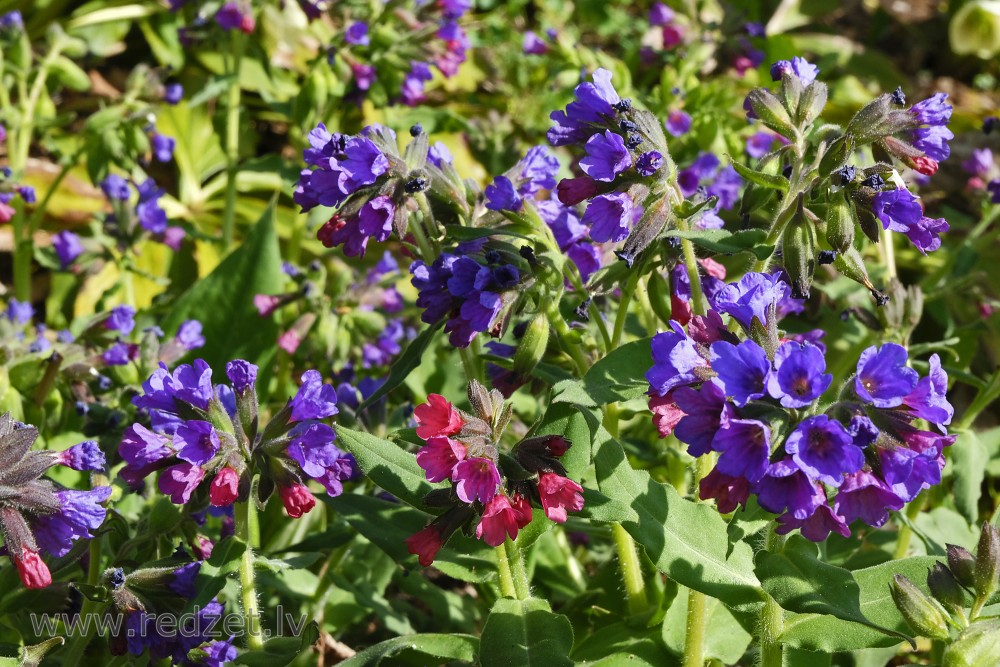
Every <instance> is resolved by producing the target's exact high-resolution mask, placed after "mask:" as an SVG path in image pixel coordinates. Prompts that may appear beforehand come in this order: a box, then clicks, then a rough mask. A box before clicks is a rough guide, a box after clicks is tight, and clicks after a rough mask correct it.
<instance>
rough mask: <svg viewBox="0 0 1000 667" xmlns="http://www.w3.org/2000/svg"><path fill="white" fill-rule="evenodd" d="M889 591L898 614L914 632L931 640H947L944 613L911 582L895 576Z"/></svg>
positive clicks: (899, 575)
mask: <svg viewBox="0 0 1000 667" xmlns="http://www.w3.org/2000/svg"><path fill="white" fill-rule="evenodd" d="M889 591H890V592H891V593H892V599H893V602H895V603H896V607H897V608H898V609H899V613H901V614H902V615H903V618H905V619H906V622H907V623H908V624H909V625H910V627H911V628H913V631H914V632H916V633H918V634H921V635H923V636H925V637H930V638H931V639H948V621H947V620H946V619H945V615H944V612H942V611H941V609H940V608H939V607H938V605H937V604H936V603H935V602H934V600H932V599H931V598H929V597H927V596H926V595H924V593H923V591H921V590H920V589H919V588H917V587H916V586H915V585H914V584H913V582H912V581H910V580H909V579H907V578H906V577H904V576H903V575H901V574H895V575H893V577H892V583H891V584H889Z"/></svg>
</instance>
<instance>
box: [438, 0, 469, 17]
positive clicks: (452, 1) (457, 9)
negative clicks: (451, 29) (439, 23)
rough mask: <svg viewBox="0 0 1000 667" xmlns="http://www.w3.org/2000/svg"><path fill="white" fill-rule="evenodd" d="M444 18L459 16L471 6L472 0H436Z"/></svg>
mask: <svg viewBox="0 0 1000 667" xmlns="http://www.w3.org/2000/svg"><path fill="white" fill-rule="evenodd" d="M438 4H439V5H440V6H441V11H442V12H443V13H444V17H445V18H446V19H458V18H461V17H462V15H463V14H465V12H467V11H469V10H470V9H471V8H472V0H438Z"/></svg>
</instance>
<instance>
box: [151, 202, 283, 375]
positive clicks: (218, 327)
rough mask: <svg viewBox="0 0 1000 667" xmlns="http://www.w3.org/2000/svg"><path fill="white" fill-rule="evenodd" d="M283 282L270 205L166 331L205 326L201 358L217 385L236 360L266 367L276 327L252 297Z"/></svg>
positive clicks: (195, 288)
mask: <svg viewBox="0 0 1000 667" xmlns="http://www.w3.org/2000/svg"><path fill="white" fill-rule="evenodd" d="M283 282H284V280H283V277H282V273H281V252H280V250H279V248H278V238H277V236H275V233H274V204H273V203H272V204H271V206H269V207H268V208H267V210H266V211H265V212H264V215H263V216H261V219H260V221H259V222H258V223H257V225H256V226H255V227H254V228H253V230H252V231H251V232H250V234H249V235H248V236H247V237H246V239H245V240H244V242H243V244H242V245H241V246H240V247H239V248H237V249H236V250H235V251H233V253H232V254H230V255H229V256H228V257H226V259H224V260H223V261H222V263H221V264H219V266H217V267H216V268H215V270H214V271H212V273H210V274H209V275H207V276H205V278H203V279H202V280H200V281H198V282H196V283H195V284H194V285H192V286H191V288H190V289H188V290H187V291H186V292H184V294H182V295H181V296H180V297H179V298H178V299H177V302H176V303H175V304H174V307H173V308H172V309H171V311H170V313H169V314H168V315H167V318H166V321H165V322H164V324H163V328H164V330H165V331H167V332H173V331H176V330H177V327H179V326H180V325H181V323H182V322H184V321H185V320H192V319H194V320H198V321H199V322H201V326H202V331H203V333H204V335H205V341H206V342H205V346H204V347H202V348H201V349H199V350H198V352H197V355H198V357H200V358H202V359H204V360H205V361H207V362H208V364H209V365H210V366H211V367H212V368H214V369H215V372H216V374H217V375H216V380H218V379H219V377H218V374H219V373H220V372H222V371H223V369H225V367H226V363H227V362H229V361H231V360H233V359H246V360H248V361H252V362H254V363H256V364H257V365H258V366H260V367H261V368H267V367H269V363H270V360H271V359H272V358H273V356H274V353H275V350H276V347H275V340H277V338H278V325H277V324H276V323H275V322H274V320H273V318H270V317H260V316H259V315H258V314H257V309H256V308H254V305H253V298H254V295H256V294H276V293H278V292H280V291H281V288H282V284H283Z"/></svg>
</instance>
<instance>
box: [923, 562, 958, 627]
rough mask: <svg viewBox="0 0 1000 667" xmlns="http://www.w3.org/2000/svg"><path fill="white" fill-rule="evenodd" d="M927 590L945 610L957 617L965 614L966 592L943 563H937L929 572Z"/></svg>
mask: <svg viewBox="0 0 1000 667" xmlns="http://www.w3.org/2000/svg"><path fill="white" fill-rule="evenodd" d="M927 588H929V589H930V591H931V595H933V596H934V599H935V600H937V601H938V602H940V603H941V604H942V605H944V608H945V609H947V610H948V611H949V612H951V613H952V614H955V615H962V614H964V613H965V591H963V590H962V587H961V586H960V585H959V583H958V581H957V580H956V579H955V575H953V574H952V573H951V570H949V569H948V568H947V567H945V566H944V565H943V564H942V563H935V564H934V567H932V568H931V569H930V570H928V572H927Z"/></svg>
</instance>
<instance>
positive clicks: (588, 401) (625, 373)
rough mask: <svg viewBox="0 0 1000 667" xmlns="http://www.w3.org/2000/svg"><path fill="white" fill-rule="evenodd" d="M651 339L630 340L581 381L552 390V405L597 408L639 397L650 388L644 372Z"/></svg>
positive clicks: (591, 369) (570, 382) (647, 365)
mask: <svg viewBox="0 0 1000 667" xmlns="http://www.w3.org/2000/svg"><path fill="white" fill-rule="evenodd" d="M651 340H652V339H651V338H643V339H642V340H637V341H633V342H631V343H628V344H626V345H623V346H621V347H619V348H618V349H616V350H614V351H612V352H611V353H610V354H608V356H606V357H604V358H603V359H601V360H600V361H598V362H597V363H596V364H594V365H593V366H592V367H591V368H590V370H588V371H587V374H586V375H585V376H584V377H583V380H582V381H573V380H567V381H564V382H560V383H559V384H558V385H556V386H555V387H553V399H552V401H553V402H559V403H576V404H577V405H583V406H586V407H598V406H601V405H607V404H609V403H617V402H619V401H628V400H631V399H634V398H639V397H641V396H642V395H643V394H644V393H645V392H646V390H647V389H648V388H649V383H648V382H647V381H646V371H648V370H649V368H650V366H652V365H653V356H652V352H651V350H650V341H651Z"/></svg>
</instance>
